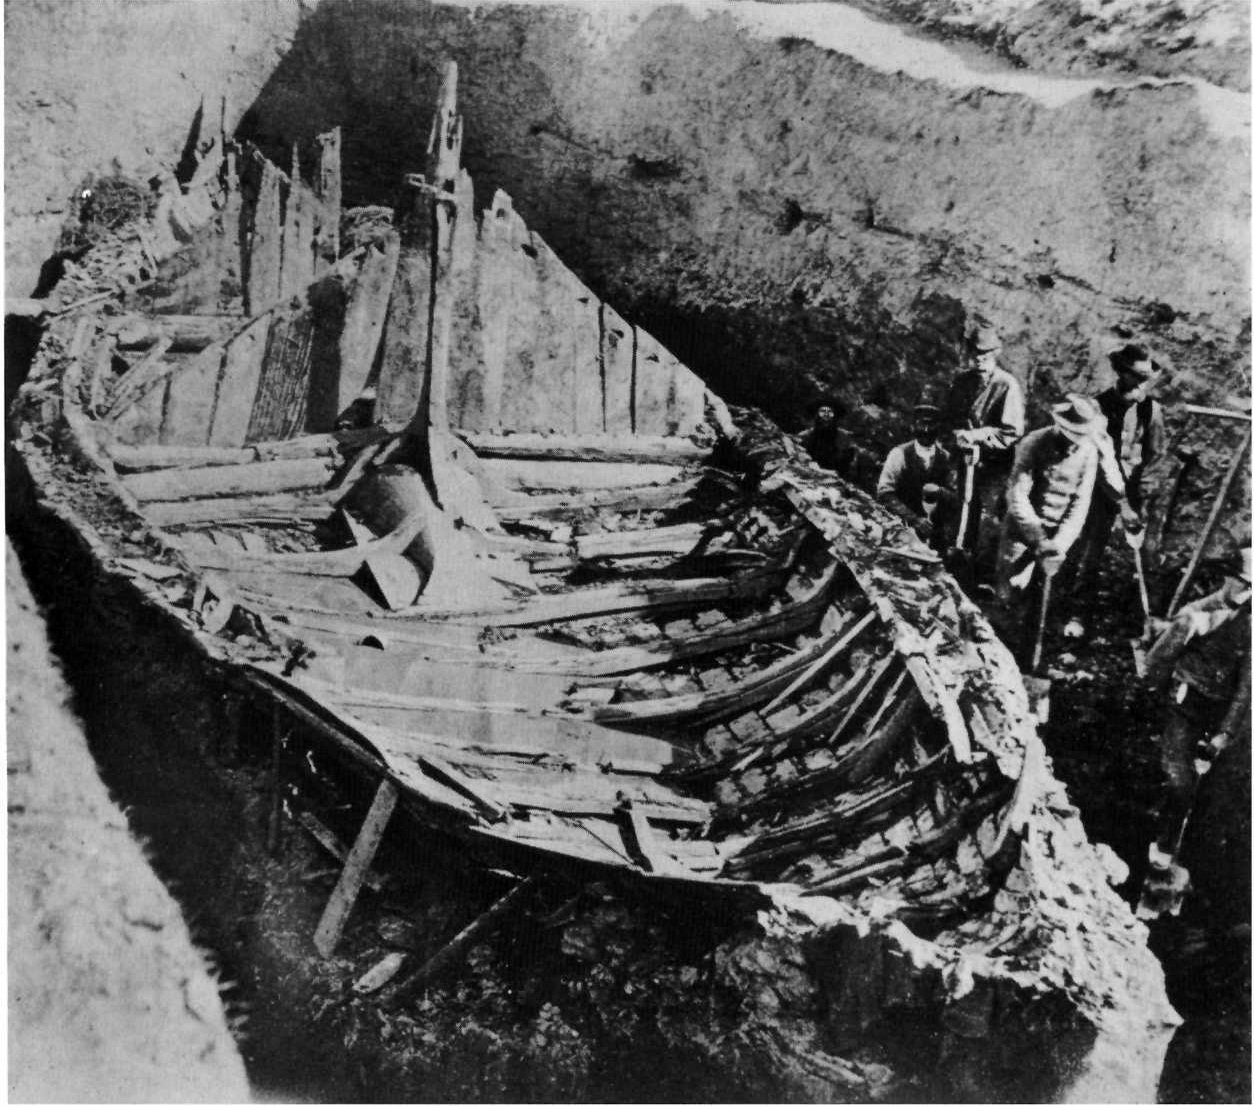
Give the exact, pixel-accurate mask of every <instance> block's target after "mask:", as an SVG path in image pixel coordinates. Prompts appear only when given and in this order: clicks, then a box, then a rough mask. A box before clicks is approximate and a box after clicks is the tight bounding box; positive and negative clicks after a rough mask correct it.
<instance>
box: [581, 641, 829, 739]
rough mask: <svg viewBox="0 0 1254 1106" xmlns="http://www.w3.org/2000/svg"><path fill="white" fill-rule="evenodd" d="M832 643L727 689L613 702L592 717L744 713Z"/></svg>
mask: <svg viewBox="0 0 1254 1106" xmlns="http://www.w3.org/2000/svg"><path fill="white" fill-rule="evenodd" d="M830 644H831V643H830V642H828V641H826V640H825V639H819V640H818V641H816V642H814V643H812V644H811V645H810V646H809V647H807V648H805V649H802V650H800V651H799V652H797V653H795V654H793V655H792V656H790V657H785V658H784V659H783V660H779V661H776V662H775V663H774V664H772V665H769V666H768V667H766V668H763V669H761V670H759V671H757V672H754V673H753V674H752V675H748V676H745V677H744V678H743V679H742V680H741V681H740V682H739V683H738V684H736V685H734V686H733V687H731V688H729V689H726V690H721V691H712V692H706V691H698V692H691V693H689V694H686V695H670V696H664V697H661V698H657V699H638V700H635V701H632V702H626V703H611V704H608V705H606V706H602V707H597V708H595V709H594V710H593V712H592V717H593V719H594V720H595V721H597V722H603V723H606V724H610V725H613V724H616V723H618V724H627V723H639V722H647V721H658V720H664V721H667V722H680V721H688V720H690V719H693V718H704V719H706V720H707V721H708V722H713V721H715V720H717V719H719V718H726V717H728V716H729V715H734V714H741V713H743V712H744V711H746V710H749V709H751V708H755V707H757V706H758V705H759V704H760V703H763V702H765V701H766V700H768V699H769V698H771V696H772V695H774V694H775V693H776V692H777V691H779V690H780V689H781V688H784V687H786V686H787V685H788V682H789V681H790V680H791V679H792V678H793V677H795V676H796V675H797V674H798V673H800V672H802V671H804V670H805V669H806V668H807V667H808V666H809V665H811V664H813V663H814V661H815V660H816V659H817V658H818V656H819V654H820V653H821V652H822V651H823V650H824V649H826V648H828V647H829V646H830Z"/></svg>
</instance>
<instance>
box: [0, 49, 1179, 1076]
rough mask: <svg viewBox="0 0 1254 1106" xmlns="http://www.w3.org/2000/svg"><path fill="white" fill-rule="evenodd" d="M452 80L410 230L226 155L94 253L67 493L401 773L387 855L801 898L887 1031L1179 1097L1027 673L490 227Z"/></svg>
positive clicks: (977, 623)
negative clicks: (424, 853) (924, 1025)
mask: <svg viewBox="0 0 1254 1106" xmlns="http://www.w3.org/2000/svg"><path fill="white" fill-rule="evenodd" d="M455 83H456V81H455V72H452V71H451V72H450V73H449V74H448V75H446V80H445V85H444V89H443V93H442V99H441V103H440V107H439V111H438V113H437V116H436V121H435V124H434V126H433V129H432V138H431V147H430V164H429V166H428V173H427V174H426V175H425V176H422V177H419V176H410V177H408V178H406V180H405V182H404V199H403V201H402V202H401V204H400V205H399V207H398V209H397V210H396V211H395V212H394V213H393V212H391V211H387V210H384V209H378V208H373V209H359V210H355V211H349V212H347V213H344V214H342V213H341V211H340V195H339V193H340V185H339V136H338V132H337V133H334V134H331V135H328V136H324V138H323V139H322V140H320V151H319V152H320V158H319V164H318V167H317V172H316V180H315V182H314V184H312V185H311V184H309V183H306V181H305V180H304V179H303V178H302V175H301V171H300V167H299V165H298V164H296V161H295V156H294V157H293V165H292V169H291V172H290V174H284V173H283V172H281V171H280V170H279V169H277V168H275V167H274V166H273V165H272V164H270V163H269V162H268V161H266V160H265V159H264V158H262V157H261V155H260V154H258V153H257V152H256V151H255V150H252V149H249V148H243V147H236V146H235V145H234V144H232V143H229V142H219V143H217V144H216V148H213V149H211V150H209V151H207V152H206V153H205V154H204V156H203V157H202V160H201V161H200V164H199V168H198V169H197V171H196V173H195V176H194V177H193V179H191V180H190V182H188V183H186V184H185V185H184V186H182V187H177V186H173V185H172V186H170V187H167V188H166V189H165V190H164V191H163V192H162V194H161V196H160V199H159V201H158V202H157V203H156V205H155V209H154V210H153V211H151V212H150V213H148V214H146V215H144V216H143V217H142V218H139V219H137V220H136V221H135V222H133V223H131V224H129V225H128V226H126V227H124V228H122V229H120V230H119V231H117V233H116V234H114V235H112V236H110V237H109V238H107V239H106V240H105V241H104V242H102V243H100V244H99V245H98V246H97V247H96V248H95V249H94V250H92V251H91V252H90V253H88V254H87V255H86V256H85V257H84V258H83V259H82V260H81V261H80V262H79V263H78V264H77V265H76V266H71V269H70V272H68V273H67V276H66V277H65V279H64V280H63V281H62V284H61V286H60V288H59V290H58V291H59V294H60V296H61V303H62V304H63V305H64V306H62V307H61V308H59V309H58V310H55V311H53V312H50V314H49V318H48V322H47V327H46V333H45V337H44V339H43V344H42V347H41V350H40V353H39V355H38V358H37V363H36V366H35V368H34V371H33V372H32V375H31V378H30V379H29V381H28V382H27V384H26V385H25V387H24V389H23V391H22V393H21V396H20V399H19V401H18V404H17V406H16V420H15V424H16V428H17V441H16V445H17V449H18V452H19V454H20V456H21V457H22V459H23V461H24V463H25V465H26V467H27V469H28V470H29V472H30V474H31V476H32V478H33V482H34V485H35V488H36V492H37V495H38V496H40V497H41V498H42V501H43V505H44V507H45V508H46V509H47V510H48V511H50V512H53V513H55V514H56V515H58V517H60V518H61V519H62V520H63V521H65V522H66V523H67V524H68V525H69V526H71V527H72V528H73V529H74V530H75V532H76V533H78V534H79V535H80V537H82V538H83V539H85V540H86V541H87V542H88V543H89V545H90V547H91V549H92V550H93V555H94V556H95V557H96V558H97V560H98V561H99V564H100V565H101V567H102V568H103V569H104V570H106V571H108V572H111V573H115V574H120V575H124V576H126V577H128V578H129V579H130V581H131V586H132V587H133V589H134V593H135V594H136V596H137V598H138V599H141V600H142V601H144V602H146V603H148V604H151V605H155V607H157V608H158V609H159V610H161V611H163V612H164V614H165V615H166V616H167V617H168V618H169V619H170V620H173V621H175V622H177V623H178V624H179V625H181V626H182V627H183V628H184V629H185V631H186V634H187V635H188V637H189V639H191V640H193V641H194V643H195V647H196V648H197V649H199V650H201V651H203V653H204V654H206V655H207V656H209V657H211V658H213V659H215V660H216V661H218V662H220V663H221V664H222V665H223V666H225V667H226V668H227V669H229V670H230V671H231V672H232V673H233V674H234V676H235V677H236V678H237V680H238V682H239V683H240V685H241V686H245V685H246V686H247V688H248V689H249V693H250V694H256V695H260V696H262V697H263V698H265V699H267V700H268V701H270V702H272V703H274V704H276V709H279V710H282V711H284V712H285V713H286V716H287V717H289V718H292V719H295V720H296V721H297V722H298V723H299V724H300V732H301V733H302V734H303V735H304V738H303V739H304V740H306V741H308V742H309V743H310V744H311V746H313V745H317V746H318V747H320V748H324V749H327V750H329V751H330V753H331V754H332V755H333V756H334V757H336V758H338V759H340V760H341V761H344V762H347V763H351V765H352V766H353V767H354V770H355V771H357V772H359V773H365V774H366V775H367V776H368V777H370V778H371V779H373V780H374V781H376V782H377V785H378V789H379V790H378V793H377V795H376V799H375V804H374V807H372V810H371V814H370V818H369V819H368V822H369V824H368V826H367V829H368V830H369V831H370V832H366V833H363V839H365V840H363V839H359V841H358V848H357V849H356V850H355V852H356V853H358V854H359V855H360V854H363V853H364V854H365V855H366V859H367V861H368V853H369V847H370V841H369V840H368V839H370V838H371V835H372V834H373V840H375V841H377V838H378V832H379V831H380V830H381V826H382V822H383V821H386V818H387V816H388V814H389V813H390V812H391V811H392V809H393V807H394V806H396V807H397V809H398V810H399V811H400V812H401V813H402V814H403V815H404V816H406V817H408V818H411V819H413V820H414V821H416V822H417V823H420V824H421V825H422V826H424V827H426V829H427V830H428V831H430V832H433V833H435V834H437V835H439V836H440V837H441V838H442V839H446V840H458V841H461V842H464V843H466V844H468V845H469V846H471V848H470V849H469V850H468V856H469V855H475V856H491V857H492V858H493V862H495V863H498V864H505V865H509V866H511V867H513V868H514V869H515V870H517V871H523V870H529V871H530V870H535V869H543V868H544V867H545V866H551V865H559V866H562V867H563V868H565V869H567V870H572V869H573V870H575V871H584V872H586V873H587V874H588V875H589V876H596V877H597V878H604V877H605V876H607V875H612V874H615V873H616V874H617V875H618V876H619V877H621V879H622V880H624V881H626V882H627V883H631V882H632V881H643V882H651V883H653V884H655V885H665V886H666V887H667V888H669V889H671V890H674V891H676V892H679V893H683V892H688V891H690V892H693V893H694V894H695V895H697V896H698V900H697V901H707V900H711V899H713V900H721V901H724V902H726V903H728V904H735V903H736V902H738V901H747V902H748V904H749V905H750V907H751V908H754V909H762V908H765V907H770V906H772V905H773V906H774V908H775V909H777V910H780V911H783V912H785V913H786V914H787V916H788V917H789V918H791V919H792V924H793V925H794V926H797V927H800V928H799V929H798V930H797V932H799V933H800V932H804V933H805V934H808V935H809V936H808V937H807V939H808V940H811V939H812V940H813V941H815V942H817V945H816V947H825V948H827V949H828V952H829V954H830V955H828V956H827V957H826V961H825V962H827V963H828V964H829V967H828V969H827V970H826V986H827V987H828V990H829V998H830V999H831V1001H832V1003H833V1004H834V1005H836V1006H839V1005H840V1004H841V1003H845V1004H848V1005H849V1006H850V1007H852V1008H856V1009H857V1010H858V1011H859V1013H858V1015H857V1016H858V1017H859V1018H861V1019H863V1020H864V1021H865V1019H866V1018H867V1017H868V1016H869V1015H868V1013H867V1011H868V1010H874V1011H877V1012H878V1013H879V1014H880V1015H881V1016H885V1015H886V1016H888V1017H890V1018H891V1017H892V1011H893V1010H894V1009H898V1008H900V1009H909V1010H917V1009H919V1008H927V1009H930V1010H932V1011H934V1012H936V1013H937V1016H938V1017H939V1018H940V1019H941V1021H940V1022H939V1023H938V1024H939V1025H941V1026H943V1027H944V1031H945V1032H950V1033H953V1034H956V1035H957V1036H958V1037H960V1038H962V1039H963V1040H965V1041H968V1042H969V1041H971V1040H987V1041H990V1042H991V1041H995V1040H998V1038H999V1034H1006V1035H1007V1036H1008V1037H1011V1036H1013V1037H1014V1038H1015V1039H1016V1040H1019V1041H1020V1044H1021V1043H1022V1038H1023V1036H1024V1034H1027V1035H1028V1037H1031V1035H1032V1034H1033V1033H1038V1034H1039V1037H1040V1041H1039V1053H1038V1055H1039V1056H1040V1063H1041V1064H1042V1066H1043V1068H1049V1067H1050V1065H1053V1068H1051V1069H1050V1070H1051V1071H1053V1069H1057V1070H1056V1071H1053V1075H1052V1076H1051V1077H1050V1078H1052V1080H1053V1081H1052V1082H1050V1080H1049V1079H1045V1081H1044V1083H1043V1084H1040V1085H1046V1086H1051V1087H1053V1088H1054V1093H1056V1094H1058V1095H1060V1096H1064V1095H1078V1096H1081V1097H1083V1096H1085V1095H1091V1096H1095V1097H1097V1098H1101V1099H1110V1098H1112V1097H1114V1098H1120V1097H1131V1098H1137V1097H1141V1096H1146V1095H1147V1094H1152V1093H1153V1091H1152V1088H1153V1082H1154V1080H1155V1079H1156V1073H1157V1071H1158V1068H1159V1065H1160V1062H1161V1058H1162V1053H1163V1050H1164V1049H1165V1047H1166V1043H1167V1040H1168V1039H1169V1036H1170V1033H1169V1032H1168V1031H1166V1030H1165V1028H1164V1027H1166V1026H1168V1025H1170V1024H1171V1023H1172V1022H1173V1020H1174V1015H1173V1013H1172V1011H1171V1010H1170V1007H1169V1006H1168V1005H1167V1002H1166V999H1165V995H1164V992H1163V988H1162V978H1161V972H1160V971H1159V970H1158V966H1157V964H1156V962H1154V960H1153V958H1152V957H1150V955H1149V954H1148V952H1147V951H1146V948H1145V931H1144V929H1143V928H1142V927H1141V926H1140V925H1139V924H1138V923H1136V922H1135V921H1134V920H1133V919H1132V917H1131V915H1130V913H1129V911H1128V909H1127V907H1126V906H1125V904H1124V903H1123V902H1122V901H1121V900H1120V899H1119V898H1118V896H1117V895H1116V894H1115V893H1114V892H1113V891H1112V890H1111V889H1110V887H1109V885H1108V882H1107V878H1106V877H1107V870H1108V869H1109V868H1110V867H1112V865H1111V864H1109V863H1108V862H1107V858H1105V857H1103V855H1101V854H1100V853H1099V852H1098V851H1097V850H1095V849H1094V848H1093V847H1092V846H1090V845H1089V844H1088V842H1087V841H1086V840H1085V838H1084V835H1083V832H1082V830H1081V828H1080V825H1079V819H1078V817H1077V814H1076V811H1075V810H1074V808H1073V807H1072V806H1071V804H1070V802H1069V800H1068V799H1067V797H1066V794H1065V792H1064V791H1063V790H1062V789H1061V787H1060V786H1059V785H1058V784H1057V783H1056V782H1055V781H1054V780H1053V778H1052V776H1051V774H1050V772H1049V768H1048V762H1047V760H1046V758H1045V756H1044V754H1043V752H1042V749H1041V746H1040V743H1039V741H1038V739H1037V737H1036V734H1035V732H1034V729H1033V727H1032V725H1031V722H1030V718H1029V714H1028V711H1027V704H1026V700H1025V696H1024V692H1023V688H1022V684H1021V681H1020V678H1019V675H1018V672H1017V670H1016V669H1015V667H1014V665H1013V662H1012V661H1011V659H1010V657H1009V655H1008V654H1007V652H1006V650H1005V649H1004V648H1003V647H1002V646H1001V645H1000V644H999V643H998V642H997V641H996V640H995V639H994V638H993V635H992V634H991V633H990V632H989V630H988V627H987V624H986V623H985V622H984V621H983V619H982V616H981V615H980V613H979V612H978V610H976V609H975V608H974V607H973V606H972V605H971V604H970V603H969V602H968V601H967V600H966V599H965V598H964V596H963V595H962V593H961V592H960V591H959V590H958V589H957V588H956V587H955V586H954V584H953V582H952V581H951V580H950V578H949V577H948V576H947V575H946V574H945V573H944V571H943V570H942V569H941V567H940V566H939V565H938V564H937V563H936V559H935V557H934V556H933V555H932V554H931V553H930V551H929V550H928V549H927V548H926V547H924V546H923V545H922V544H920V543H919V542H918V541H917V540H916V538H915V537H914V535H913V533H912V532H911V531H910V530H909V529H908V528H906V527H904V526H903V525H902V524H901V523H900V521H899V520H897V519H896V518H895V517H894V516H892V515H890V514H887V513H886V512H884V511H882V510H880V509H879V508H878V507H877V506H876V505H875V504H874V503H873V502H871V501H870V500H869V499H867V498H866V497H865V496H863V495H862V494H861V493H860V492H857V491H855V490H852V489H850V488H848V487H847V486H845V485H844V484H843V483H842V482H841V481H839V480H838V479H836V478H835V477H833V476H830V475H828V474H826V473H824V472H822V471H821V470H818V469H816V468H815V467H813V466H812V465H811V464H810V463H809V462H808V461H807V460H806V458H805V457H804V455H803V454H800V453H799V452H798V451H797V450H795V449H794V448H793V447H792V445H791V443H790V442H789V441H788V440H787V439H786V438H784V437H783V436H782V435H780V434H779V433H778V432H777V431H775V430H774V429H773V428H772V427H770V426H769V424H767V423H766V422H765V420H763V419H761V418H760V417H755V416H752V415H749V414H747V413H746V414H741V415H739V416H738V418H735V419H734V418H733V417H732V415H731V414H730V413H729V411H728V410H727V408H726V407H725V405H724V404H723V403H722V401H721V400H719V399H718V397H716V396H714V395H712V394H711V393H710V392H709V391H708V390H707V389H706V388H705V386H704V385H703V383H702V381H701V380H700V379H699V378H697V377H696V376H695V375H694V374H693V373H692V372H690V371H689V370H688V369H686V368H685V367H684V366H683V365H681V364H679V363H678V362H677V361H676V359H675V358H674V357H672V356H671V355H670V354H669V353H668V352H667V351H666V350H665V349H664V348H663V347H662V346H661V345H660V344H659V343H658V342H657V341H655V340H654V339H653V338H652V337H650V336H649V335H648V334H647V333H645V332H644V331H643V330H640V329H639V328H637V327H634V326H632V325H630V324H629V323H627V322H626V321H624V320H623V319H622V318H620V317H619V316H618V315H617V314H616V313H615V312H614V311H613V310H612V309H611V308H610V307H609V306H608V305H606V304H603V303H600V302H599V301H598V300H597V299H596V297H595V296H593V295H592V294H591V293H590V292H589V291H588V289H587V288H585V287H584V286H583V285H582V284H581V283H580V282H579V280H578V279H577V278H576V277H575V276H574V275H573V274H572V273H571V272H570V271H569V270H568V269H566V268H565V267H564V266H563V265H562V264H561V262H560V261H558V259H557V258H556V257H555V256H554V255H553V254H552V252H551V251H550V250H549V249H548V248H547V247H546V246H545V244H544V243H543V242H542V241H541V240H540V239H539V238H538V237H536V236H535V235H534V234H532V233H530V232H529V231H528V230H527V229H526V227H525V225H524V224H523V222H522V220H521V219H520V218H519V216H518V215H517V214H516V213H515V212H514V211H513V210H512V208H511V205H510V201H509V198H508V197H507V196H505V195H504V194H503V193H498V194H497V195H496V197H495V198H494V199H493V201H492V204H491V206H490V207H489V209H488V210H487V211H486V212H484V213H483V214H482V215H481V216H480V217H476V216H475V215H474V212H473V197H472V190H471V182H470V180H469V177H468V176H467V175H466V173H465V172H464V171H463V170H461V169H460V168H459V165H458V154H459V146H460V142H461V124H460V120H459V118H458V117H457V115H456V110H455V103H454V88H455ZM371 820H372V821H371ZM1116 863H1117V862H1116ZM352 868H353V864H352V863H351V862H350V864H349V866H348V868H346V876H350V875H351V873H350V871H349V870H350V869H352ZM358 868H364V865H361V864H359V865H358ZM351 884H352V880H351V878H349V879H348V880H347V882H346V881H345V880H342V881H341V887H340V888H339V889H337V896H338V898H337V899H334V900H333V903H332V907H333V909H330V910H328V914H329V915H335V916H333V917H330V918H324V920H323V921H324V924H323V926H322V927H321V928H320V930H319V934H318V937H319V943H320V946H321V947H323V948H324V949H325V948H328V947H329V946H330V945H332V944H334V940H335V936H336V934H337V933H338V925H340V924H342V920H343V914H344V913H345V912H346V911H347V909H348V908H349V907H351V905H352V893H353V891H354V890H355V889H354V888H353V887H352V886H351ZM337 904H338V905H337ZM824 941H826V945H824ZM832 950H838V951H839V952H840V955H839V956H837V955H836V954H835V953H834V952H832ZM1039 1008H1047V1009H1048V1010H1049V1011H1050V1013H1049V1016H1048V1017H1047V1018H1045V1019H1044V1020H1042V1021H1040V1022H1039V1023H1037V1028H1036V1029H1033V1028H1031V1026H1032V1025H1033V1024H1034V1023H1033V1022H1032V1015H1031V1011H1032V1010H1033V1009H1039ZM1025 1027H1026V1028H1025ZM1060 1027H1062V1028H1060ZM1064 1029H1065V1032H1064V1031H1063V1030H1064ZM1064 1041H1065V1042H1067V1043H1066V1044H1062V1043H1060V1042H1064ZM1077 1042H1078V1043H1077ZM990 1047H991V1045H990ZM1032 1047H1036V1046H1032ZM850 1078H856V1077H854V1076H851V1077H850ZM1112 1080H1113V1082H1112Z"/></svg>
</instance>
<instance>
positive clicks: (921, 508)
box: [875, 403, 958, 552]
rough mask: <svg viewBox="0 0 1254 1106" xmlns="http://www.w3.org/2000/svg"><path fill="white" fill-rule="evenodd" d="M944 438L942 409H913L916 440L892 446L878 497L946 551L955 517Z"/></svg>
mask: <svg viewBox="0 0 1254 1106" xmlns="http://www.w3.org/2000/svg"><path fill="white" fill-rule="evenodd" d="M939 435H940V408H938V407H935V406H933V405H932V404H930V403H918V404H915V408H914V437H913V438H912V439H911V440H910V441H908V442H902V443H901V444H900V445H897V446H894V447H893V448H892V449H891V450H890V451H889V453H888V456H887V457H886V458H884V467H883V468H882V469H880V476H879V480H878V481H877V482H876V485H875V498H876V499H878V500H879V501H880V502H881V503H883V504H884V505H885V506H887V507H889V508H890V509H891V510H893V511H894V512H895V513H897V514H898V515H900V516H901V517H902V518H904V519H905V520H906V522H908V523H909V524H910V525H911V526H913V527H914V529H915V532H916V533H917V534H918V535H919V537H921V538H922V539H923V540H924V541H925V542H927V543H928V544H929V545H931V547H932V548H933V549H935V550H937V551H938V552H939V551H941V550H943V549H944V548H945V538H946V536H947V531H948V529H949V525H948V522H949V519H951V518H953V515H954V506H955V504H956V503H957V499H958V497H957V495H956V493H955V492H954V463H953V458H952V457H951V455H950V453H949V451H948V450H947V449H945V447H944V446H943V445H941V444H940V442H938V441H937V438H938V437H939Z"/></svg>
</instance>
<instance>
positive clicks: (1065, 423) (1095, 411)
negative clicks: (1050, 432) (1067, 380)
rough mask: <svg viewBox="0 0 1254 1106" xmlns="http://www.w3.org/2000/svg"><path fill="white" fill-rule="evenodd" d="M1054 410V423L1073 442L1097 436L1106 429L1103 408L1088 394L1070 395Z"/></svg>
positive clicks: (1057, 404)
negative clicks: (1087, 395)
mask: <svg viewBox="0 0 1254 1106" xmlns="http://www.w3.org/2000/svg"><path fill="white" fill-rule="evenodd" d="M1052 412H1053V416H1054V425H1055V426H1056V427H1057V428H1058V429H1059V430H1061V431H1062V432H1063V433H1064V434H1066V435H1067V437H1068V438H1070V439H1071V440H1072V441H1073V442H1083V441H1086V440H1088V439H1090V438H1096V437H1098V436H1099V435H1100V434H1101V433H1102V432H1103V431H1104V430H1105V429H1106V416H1105V415H1103V414H1102V409H1101V408H1100V407H1098V406H1097V404H1096V403H1094V402H1093V401H1092V400H1091V399H1089V398H1087V397H1086V396H1080V395H1074V394H1073V395H1068V396H1067V398H1066V399H1064V400H1063V401H1062V402H1061V403H1056V404H1054V406H1053V409H1052Z"/></svg>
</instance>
